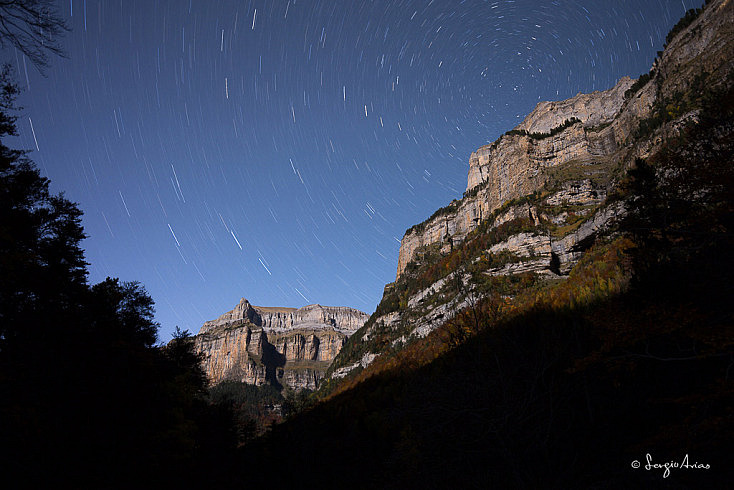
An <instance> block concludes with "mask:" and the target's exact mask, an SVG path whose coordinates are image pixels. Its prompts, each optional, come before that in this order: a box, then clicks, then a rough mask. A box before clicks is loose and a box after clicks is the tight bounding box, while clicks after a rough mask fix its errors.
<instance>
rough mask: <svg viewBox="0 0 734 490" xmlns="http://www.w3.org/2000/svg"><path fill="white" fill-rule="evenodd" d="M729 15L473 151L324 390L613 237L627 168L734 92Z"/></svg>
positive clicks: (416, 232)
mask: <svg viewBox="0 0 734 490" xmlns="http://www.w3.org/2000/svg"><path fill="white" fill-rule="evenodd" d="M733 8H734V7H732V5H731V3H730V2H727V1H722V2H713V3H711V4H710V5H709V6H708V7H707V8H706V9H705V10H704V9H698V10H695V9H694V10H693V11H692V13H691V14H690V15H687V16H686V17H684V18H683V19H682V20H681V22H680V23H679V24H678V25H677V26H676V28H675V29H674V31H671V32H672V33H674V35H673V36H671V35H669V36H668V37H669V39H668V45H667V47H666V49H665V50H664V51H663V52H659V53H658V58H657V59H656V60H655V62H654V63H653V66H652V68H651V70H650V72H649V73H648V74H645V75H643V76H641V77H640V78H639V79H638V80H632V79H630V78H629V77H623V78H622V79H620V80H619V82H618V83H617V84H616V85H615V86H614V87H612V88H610V89H608V90H605V91H597V92H593V93H591V94H579V95H577V96H575V97H573V98H571V99H568V100H564V101H559V102H541V103H539V104H538V105H537V107H536V108H535V109H534V110H533V111H532V112H531V113H530V114H529V115H528V116H527V117H526V118H525V119H524V120H523V121H522V122H521V123H520V124H519V125H518V126H516V127H515V128H513V129H512V130H510V131H507V132H506V133H505V134H504V135H502V136H501V137H500V138H498V139H497V140H496V141H495V142H494V143H492V144H490V145H485V146H482V147H480V148H478V149H477V150H476V151H475V152H473V153H472V154H471V156H470V158H469V172H468V178H467V189H466V192H465V193H464V196H463V197H462V198H461V199H458V200H454V201H452V202H451V203H450V204H448V205H447V206H446V207H443V208H441V209H439V210H437V211H436V212H435V213H433V215H432V216H431V217H430V218H428V219H427V220H425V221H424V222H422V223H420V224H417V225H415V226H412V227H411V228H410V229H408V230H407V231H406V232H405V235H404V236H403V239H402V241H401V245H400V252H399V257H398V267H397V275H396V280H395V282H394V283H390V284H388V285H387V286H386V287H385V291H384V294H383V298H382V301H381V302H380V304H379V305H378V306H377V309H376V311H375V313H374V314H373V315H372V316H371V317H370V319H369V320H368V321H367V322H366V324H365V326H364V327H363V328H362V329H360V330H359V331H357V332H356V333H355V335H353V336H352V338H351V339H350V341H349V342H348V343H347V345H346V346H345V348H344V349H343V350H342V351H341V353H340V355H339V356H337V358H336V359H335V361H334V363H333V364H332V366H331V367H330V369H329V372H328V373H327V377H328V378H330V379H331V380H333V382H332V383H330V388H328V389H327V391H329V390H330V389H332V388H333V386H335V385H336V384H338V380H342V379H344V378H348V377H351V376H354V375H357V374H358V373H359V372H361V371H362V370H363V369H365V368H366V367H367V366H368V365H369V364H370V363H371V362H373V361H374V360H375V359H378V358H379V357H380V356H382V355H386V356H387V357H390V356H392V355H393V354H395V353H396V352H397V351H400V350H401V349H403V348H404V347H405V346H407V345H409V344H411V343H413V342H415V341H416V340H418V339H420V338H423V337H426V336H427V335H428V334H429V333H430V332H432V331H433V330H435V329H437V328H438V327H440V326H441V325H444V324H445V323H446V322H447V321H450V320H451V319H452V318H453V317H454V316H455V315H457V314H459V313H460V312H462V311H466V310H467V309H473V307H474V306H475V305H476V304H477V303H478V302H480V301H481V300H482V299H485V298H490V297H495V300H496V301H499V302H500V303H502V304H503V305H504V306H508V303H510V302H511V300H512V298H514V297H515V296H517V295H518V294H519V293H521V292H523V291H524V290H526V289H528V288H529V287H534V288H537V287H542V286H545V285H549V284H553V283H557V282H562V281H565V280H566V279H568V277H569V273H570V272H571V271H572V270H573V268H574V267H575V266H576V265H577V264H578V263H579V260H581V259H582V258H583V257H584V255H585V253H586V252H587V251H588V250H589V249H590V248H591V247H592V246H593V245H594V244H595V243H600V242H602V241H604V240H605V239H608V238H610V237H613V236H616V235H615V234H614V231H615V229H616V228H617V225H618V223H619V222H620V221H622V220H623V219H624V217H625V216H626V215H627V209H628V207H629V203H628V202H627V201H626V200H625V199H624V198H623V196H622V194H623V191H622V187H623V184H624V183H625V182H626V180H625V179H626V175H627V173H628V171H630V169H633V168H634V167H635V162H636V161H638V160H639V159H648V158H650V157H652V156H654V155H657V154H659V153H660V152H661V151H662V149H663V148H665V147H666V146H667V145H669V144H670V142H671V141H674V140H678V139H680V138H681V137H682V135H683V133H684V131H685V130H686V129H687V128H689V127H692V126H695V125H696V124H697V123H698V122H699V121H700V118H701V113H702V110H703V108H704V106H705V105H706V104H709V105H711V104H714V105H715V104H717V103H719V102H720V101H718V100H717V98H719V97H722V95H721V94H725V93H727V90H728V89H730V88H731V85H732V69H733V68H732V67H733V66H734V22H732V9H733ZM498 308H499V306H498Z"/></svg>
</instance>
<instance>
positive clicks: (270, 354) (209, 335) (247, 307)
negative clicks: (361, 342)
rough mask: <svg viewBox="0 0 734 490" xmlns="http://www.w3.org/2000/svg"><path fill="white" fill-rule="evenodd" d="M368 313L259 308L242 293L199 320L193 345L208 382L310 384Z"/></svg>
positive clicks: (316, 307) (318, 308)
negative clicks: (216, 313) (222, 310)
mask: <svg viewBox="0 0 734 490" xmlns="http://www.w3.org/2000/svg"><path fill="white" fill-rule="evenodd" d="M367 318H368V316H367V315H366V314H365V313H363V312H361V311H359V310H355V309H354V308H346V307H329V306H321V305H309V306H305V307H303V308H298V309H296V308H272V307H260V306H253V305H251V304H250V303H249V302H248V301H247V300H246V299H244V298H242V299H241V300H240V302H239V304H237V306H235V307H234V308H233V309H232V310H231V311H229V312H227V313H225V314H223V315H221V316H220V317H219V318H217V319H216V320H211V321H208V322H206V323H204V325H203V326H202V327H201V331H200V332H199V334H198V335H197V336H196V338H195V347H196V350H197V352H199V353H201V354H202V356H203V361H202V367H203V369H204V372H205V373H206V375H207V377H208V378H209V381H210V382H211V383H212V384H215V383H218V382H221V381H224V380H235V381H241V382H245V383H249V384H255V385H261V384H264V383H270V384H273V385H275V386H282V385H288V386H290V387H292V388H295V389H298V388H309V389H315V388H316V385H317V383H318V381H319V380H320V379H321V378H323V376H324V373H325V372H326V369H327V368H328V367H329V365H330V364H331V361H333V360H334V358H335V357H336V355H337V354H338V353H339V351H340V350H341V348H342V346H343V345H344V342H346V339H347V337H348V336H349V335H351V334H352V333H354V332H355V331H356V330H357V329H359V328H360V327H361V326H362V325H364V323H365V322H366V321H367Z"/></svg>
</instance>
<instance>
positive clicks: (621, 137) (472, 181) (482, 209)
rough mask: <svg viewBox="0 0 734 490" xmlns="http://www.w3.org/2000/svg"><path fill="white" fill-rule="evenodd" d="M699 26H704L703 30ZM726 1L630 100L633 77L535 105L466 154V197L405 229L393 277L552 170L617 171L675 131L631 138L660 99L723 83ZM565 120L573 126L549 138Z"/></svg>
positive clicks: (729, 60) (728, 19)
mask: <svg viewBox="0 0 734 490" xmlns="http://www.w3.org/2000/svg"><path fill="white" fill-rule="evenodd" d="M704 26H705V27H704ZM732 41H734V0H718V1H714V2H712V3H711V4H709V5H708V6H707V7H706V9H705V11H704V13H703V14H702V15H701V16H700V17H699V18H698V19H697V20H695V21H694V22H693V23H692V24H691V25H690V26H688V27H687V28H686V29H684V30H683V31H682V32H681V33H679V34H678V35H677V36H676V37H675V38H674V39H673V40H672V41H671V43H670V45H669V46H668V47H667V49H666V50H665V51H664V53H663V54H662V56H661V58H660V59H659V60H656V62H655V64H654V66H653V67H654V69H655V72H656V76H655V78H654V80H652V81H650V82H648V83H647V84H646V85H645V86H644V87H642V88H641V89H639V90H638V91H637V92H636V93H635V94H633V95H632V96H631V97H630V98H625V92H626V91H627V90H628V89H629V88H630V87H631V86H632V84H633V83H634V80H632V79H630V78H629V77H624V78H622V79H620V80H619V82H617V84H616V85H615V86H614V87H612V88H610V89H609V90H605V91H602V92H599V91H597V92H593V93H591V94H579V95H577V96H575V97H572V98H570V99H568V100H564V101H559V102H541V103H539V104H538V105H537V106H536V107H535V109H534V110H533V111H532V112H531V113H530V114H529V115H528V116H527V117H526V118H525V119H524V120H523V121H522V122H521V123H520V124H519V125H518V126H517V127H516V128H515V131H517V132H509V134H506V135H503V136H502V137H501V138H499V139H498V140H497V141H496V142H494V143H493V144H491V145H485V146H482V147H480V148H479V149H477V150H476V151H474V152H473V153H472V154H471V156H470V158H469V173H468V177H467V192H466V193H465V197H464V198H462V199H461V200H459V201H454V203H452V205H451V207H450V209H448V210H446V211H445V212H444V213H442V214H441V215H440V216H437V217H435V218H433V219H430V220H427V221H426V222H424V223H422V224H421V225H419V226H418V227H413V228H411V229H410V230H409V231H408V232H406V234H405V235H404V236H403V239H402V240H401V243H400V252H399V256H398V268H397V278H399V277H400V275H401V274H402V273H403V272H404V270H405V268H406V266H407V265H408V263H409V262H410V261H411V260H413V259H414V257H415V253H416V251H417V250H418V249H419V248H421V247H423V246H426V245H429V244H433V243H442V244H444V245H445V246H448V247H450V246H452V245H455V244H456V243H458V242H461V241H462V240H463V239H464V237H466V235H467V234H468V233H469V232H471V231H472V230H473V229H475V228H476V227H477V226H478V225H479V223H480V222H481V221H482V220H483V219H485V218H487V217H488V216H490V215H491V214H492V212H493V211H494V210H496V209H498V208H499V207H501V206H502V205H503V204H504V203H506V202H508V201H511V200H513V199H517V198H521V197H523V196H526V195H528V194H531V193H533V192H535V191H538V190H540V189H542V188H543V187H544V186H545V185H546V184H547V183H548V182H549V180H550V178H551V176H552V169H554V168H556V167H559V166H562V165H564V164H570V163H574V164H580V165H585V164H586V165H592V164H599V163H604V162H607V163H612V164H614V165H617V166H621V165H626V164H628V163H629V162H631V161H634V158H635V157H643V158H644V157H647V156H648V155H649V154H650V153H651V152H652V151H654V150H655V148H656V147H657V146H658V145H659V144H660V143H661V142H662V140H663V138H664V137H670V136H672V135H673V133H675V131H677V130H678V128H680V127H682V126H683V125H684V124H683V123H682V121H683V120H684V119H686V118H689V117H694V118H695V114H686V115H685V116H683V117H682V118H681V121H677V122H676V121H673V122H672V123H668V124H667V125H664V126H663V127H661V128H658V129H657V130H656V131H657V132H656V133H655V135H653V136H652V137H647V138H644V139H642V140H640V141H634V135H635V133H636V131H637V130H638V128H639V127H640V122H641V121H642V120H644V119H646V118H648V117H650V116H651V115H652V113H653V109H654V106H655V104H656V103H657V102H658V101H659V100H658V99H661V100H662V101H664V102H665V103H667V101H668V100H675V99H676V98H677V97H678V95H677V94H679V93H682V92H686V91H695V90H696V89H695V84H696V83H700V82H697V81H696V80H697V79H700V77H701V76H702V74H704V73H705V74H706V83H707V84H708V86H716V85H719V84H724V83H726V81H727V80H728V79H729V78H730V77H731V74H732V72H733V69H734V42H732ZM571 118H576V119H579V121H580V122H579V123H576V124H573V125H571V126H570V127H567V128H566V129H565V130H563V131H561V132H559V133H557V134H555V135H553V136H549V137H544V138H538V137H535V138H534V137H532V136H531V135H527V134H521V133H519V132H520V131H525V132H528V133H544V134H549V133H550V132H551V130H552V129H553V128H557V127H559V126H561V125H562V124H563V123H564V122H565V121H566V120H570V119H571Z"/></svg>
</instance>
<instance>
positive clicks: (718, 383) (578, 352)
mask: <svg viewBox="0 0 734 490" xmlns="http://www.w3.org/2000/svg"><path fill="white" fill-rule="evenodd" d="M719 101H720V102H719V104H717V105H716V106H710V107H708V108H705V109H704V111H703V113H702V116H701V120H700V123H699V125H698V126H691V127H689V128H687V129H686V130H685V131H684V133H683V135H682V136H681V137H680V138H678V139H676V140H673V141H670V142H668V144H667V145H666V147H665V148H664V149H663V150H662V151H660V152H658V153H657V154H655V155H653V156H652V157H650V158H649V159H648V160H647V161H642V160H639V161H638V162H637V164H636V166H635V168H634V169H632V170H631V171H630V172H629V175H628V176H627V177H626V179H625V180H624V182H623V190H622V193H623V198H624V199H625V200H626V201H627V202H628V204H629V210H630V214H629V216H628V218H627V219H625V220H623V221H622V222H621V223H619V228H618V229H617V231H616V233H615V234H613V235H612V236H609V237H607V238H601V239H599V240H597V242H596V243H595V244H594V245H593V246H592V247H591V249H590V250H589V251H588V252H587V253H586V254H585V255H584V257H583V258H582V259H581V261H580V262H579V263H578V264H577V265H576V267H574V269H573V270H572V271H571V274H570V275H569V276H568V278H567V279H565V280H551V281H548V280H544V281H538V280H534V279H533V278H532V277H531V275H530V276H529V275H521V276H516V277H506V278H488V281H491V282H493V283H492V284H491V285H488V286H487V288H486V289H485V290H486V291H487V292H489V293H490V294H488V295H487V296H486V297H485V298H484V299H483V300H481V301H478V302H476V303H474V304H472V305H470V306H469V307H468V308H466V309H465V310H464V311H462V312H461V313H460V314H459V315H458V316H457V317H455V318H454V319H453V320H451V321H449V322H446V323H444V324H443V325H442V326H440V327H439V328H437V329H436V330H434V331H433V332H432V333H431V334H429V335H428V336H427V337H425V338H423V339H419V340H415V341H414V342H413V343H411V344H409V345H407V346H406V347H405V348H404V349H402V350H401V351H399V352H393V351H387V353H386V354H384V355H382V356H381V357H379V358H377V359H376V360H375V361H374V362H373V363H372V364H371V365H370V366H369V367H368V368H367V369H364V370H359V372H358V373H357V375H356V376H354V377H352V378H351V379H348V380H346V382H344V383H343V384H341V385H340V386H338V387H336V389H334V390H333V391H332V392H331V394H330V395H329V397H328V398H327V399H326V400H325V401H324V402H322V403H320V404H318V405H317V406H315V407H313V408H312V409H311V410H310V411H308V412H305V413H303V414H301V415H300V416H298V417H296V418H294V419H291V420H289V421H287V422H286V423H284V424H282V425H280V426H278V427H275V428H274V430H273V432H272V433H271V434H269V435H268V436H267V438H266V439H264V440H261V441H258V442H256V444H255V445H253V446H252V447H251V449H250V451H248V452H247V453H246V457H247V458H255V461H251V460H249V464H250V465H252V466H253V467H257V468H267V467H268V466H267V465H268V462H270V461H275V460H277V456H278V454H279V452H278V451H280V448H282V447H284V446H285V445H286V444H287V445H288V447H289V449H290V450H291V453H290V454H291V455H292V457H290V458H289V460H288V463H289V469H290V471H289V472H288V473H284V472H280V473H277V479H275V480H274V479H273V477H272V476H271V474H268V476H267V481H266V477H263V479H262V480H261V482H257V481H255V482H253V483H263V484H264V483H268V484H271V485H272V484H276V485H281V486H287V485H296V484H298V482H299V479H300V478H301V475H302V474H304V472H305V471H307V470H308V469H309V468H313V467H314V466H315V465H317V464H319V462H323V461H335V460H338V461H339V464H338V465H336V466H334V467H332V468H331V472H330V473H329V476H328V480H324V479H320V484H326V483H327V481H332V482H343V481H345V479H349V478H352V475H354V474H360V475H362V474H363V469H364V468H365V467H367V468H370V472H369V476H368V477H367V478H365V479H364V480H359V481H355V480H351V481H354V484H355V485H356V486H357V487H358V488H381V487H385V486H390V485H393V486H394V485H398V486H401V487H404V488H417V487H422V486H425V487H446V488H450V487H455V486H456V485H457V483H460V484H461V485H466V486H471V487H486V486H488V485H492V486H493V487H499V488H516V487H523V488H591V487H601V486H605V485H607V486H608V485H609V482H614V483H613V485H614V486H619V487H625V488H639V487H644V486H647V485H649V484H650V482H653V480H652V479H653V478H654V479H655V481H659V480H661V479H662V470H661V473H660V474H654V472H651V473H649V474H648V473H640V472H635V471H634V470H630V468H629V464H630V461H635V460H638V461H639V460H643V461H644V459H645V454H646V453H649V454H651V456H652V458H653V460H658V459H659V460H660V461H661V462H663V461H664V460H665V458H666V457H665V456H656V455H675V454H682V455H685V454H690V455H691V456H692V457H693V455H694V454H695V459H696V460H697V461H705V462H706V464H708V465H710V470H707V471H700V472H693V471H690V472H688V471H678V472H676V471H671V476H670V478H675V484H676V485H680V486H686V487H706V488H726V486H727V485H728V484H729V482H730V481H731V479H732V477H734V475H733V474H732V470H731V467H730V465H728V460H727V457H728V454H729V453H730V450H729V448H730V445H731V443H730V441H731V440H732V438H733V437H734V429H733V428H734V415H733V414H732V411H731V406H733V405H734V389H732V385H731V382H730V374H731V373H730V371H731V356H732V353H734V335H732V332H733V331H734V330H733V329H734V326H733V325H732V305H731V301H730V296H731V294H730V293H731V286H730V283H731V276H732V273H734V256H732V254H731V250H732V249H734V233H732V231H733V230H734V219H733V218H732V216H733V214H734V206H733V205H732V195H731V189H732V188H734V169H733V168H732V166H731V165H730V163H731V159H730V156H731V154H732V151H733V150H734V143H733V142H734V138H733V137H732V136H734V135H733V134H732V125H731V121H732V117H733V116H734V93H732V91H731V90H730V91H729V92H728V93H726V94H722V97H721V98H720V99H719ZM441 260H443V259H441ZM423 267H424V266H422V267H421V268H420V269H418V270H416V273H419V272H423V271H424V268H423ZM494 281H496V282H494ZM501 281H505V284H504V285H503V283H502V282H501ZM511 282H514V283H515V284H510V283H511ZM508 289H509V290H510V291H511V293H510V294H509V295H508V294H507V290H508ZM492 293H493V294H492ZM380 333H381V332H380ZM314 440H318V441H319V444H318V445H316V446H314V444H313V441H314ZM600 441H602V443H600ZM344 447H348V448H350V451H348V452H345V451H343V450H341V448H344ZM673 458H675V456H671V457H670V458H668V459H673ZM439 461H440V464H436V462H439ZM643 465H644V463H643ZM560 469H562V470H560ZM259 474H262V473H259ZM266 474H267V473H266ZM248 475H249V473H248ZM653 484H654V483H653Z"/></svg>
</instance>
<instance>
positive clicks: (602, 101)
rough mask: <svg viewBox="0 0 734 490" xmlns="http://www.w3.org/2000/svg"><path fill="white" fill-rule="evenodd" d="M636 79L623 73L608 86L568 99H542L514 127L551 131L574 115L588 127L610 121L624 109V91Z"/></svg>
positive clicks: (525, 129) (537, 131)
mask: <svg viewBox="0 0 734 490" xmlns="http://www.w3.org/2000/svg"><path fill="white" fill-rule="evenodd" d="M633 83H634V80H632V79H631V78H630V77H622V78H621V79H620V80H619V81H618V82H617V84H616V85H615V86H614V87H612V88H610V89H608V90H604V91H598V90H597V91H594V92H591V93H590V94H582V93H579V94H578V95H576V96H575V97H572V98H570V99H567V100H561V101H546V102H539V103H538V105H537V106H536V107H535V109H534V110H533V111H532V112H531V113H530V114H528V115H527V117H525V119H524V120H523V122H521V123H520V124H519V125H518V126H517V127H516V128H515V129H516V130H524V131H527V132H528V133H549V132H550V131H551V129H553V128H556V127H558V126H560V125H561V124H563V123H564V121H566V120H568V119H571V118H576V119H579V120H580V121H581V122H582V123H583V125H584V126H586V127H592V126H598V125H600V124H604V123H608V122H610V121H612V120H613V119H614V117H615V116H616V115H617V113H618V112H619V110H620V109H621V107H622V104H623V103H624V93H625V92H626V91H627V89H629V88H630V87H631V86H632V84H633Z"/></svg>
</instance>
